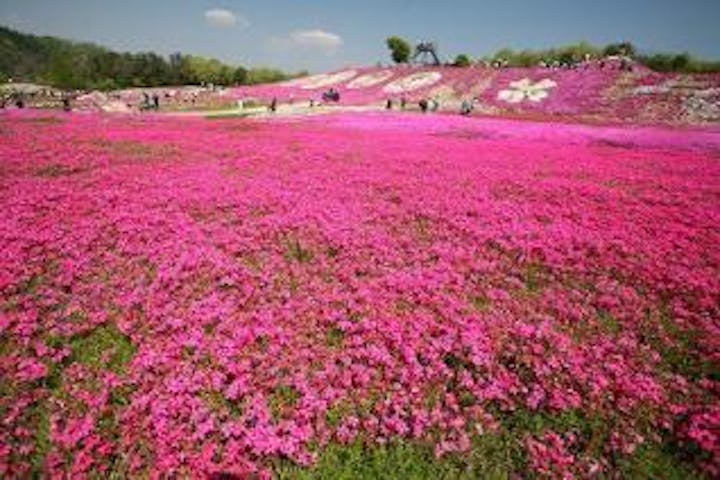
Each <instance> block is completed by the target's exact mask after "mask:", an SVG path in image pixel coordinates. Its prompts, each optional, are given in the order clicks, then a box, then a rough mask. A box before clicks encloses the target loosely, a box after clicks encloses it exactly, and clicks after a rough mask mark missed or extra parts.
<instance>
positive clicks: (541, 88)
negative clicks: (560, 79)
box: [498, 78, 557, 103]
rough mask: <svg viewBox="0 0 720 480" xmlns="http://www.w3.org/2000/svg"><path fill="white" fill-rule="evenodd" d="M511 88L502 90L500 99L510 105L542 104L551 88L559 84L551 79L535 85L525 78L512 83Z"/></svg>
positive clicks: (499, 93)
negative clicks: (529, 102)
mask: <svg viewBox="0 0 720 480" xmlns="http://www.w3.org/2000/svg"><path fill="white" fill-rule="evenodd" d="M509 86H510V88H508V89H507V90H500V91H499V92H498V99H499V100H502V101H504V102H508V103H521V102H523V101H525V100H530V101H531V102H536V103H539V102H542V101H543V100H544V99H546V98H547V97H548V96H549V95H550V92H549V90H550V89H551V88H555V87H557V83H556V82H555V81H553V80H550V79H549V78H546V79H544V80H540V81H539V82H537V83H533V82H532V80H530V79H529V78H523V79H522V80H518V81H516V82H510V85H509Z"/></svg>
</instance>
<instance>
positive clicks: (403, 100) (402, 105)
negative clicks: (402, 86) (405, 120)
mask: <svg viewBox="0 0 720 480" xmlns="http://www.w3.org/2000/svg"><path fill="white" fill-rule="evenodd" d="M406 106H407V98H405V95H403V96H402V97H400V109H401V110H405V107H406Z"/></svg>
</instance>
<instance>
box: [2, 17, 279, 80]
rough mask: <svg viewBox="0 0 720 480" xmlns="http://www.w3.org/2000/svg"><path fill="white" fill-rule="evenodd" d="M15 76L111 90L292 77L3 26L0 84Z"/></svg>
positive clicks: (216, 62) (269, 70)
mask: <svg viewBox="0 0 720 480" xmlns="http://www.w3.org/2000/svg"><path fill="white" fill-rule="evenodd" d="M10 78H12V79H13V80H14V81H27V82H35V83H42V84H49V85H52V86H55V87H59V88H70V89H97V90H111V89H117V88H126V87H141V86H142V87H154V86H161V85H182V84H202V83H212V84H215V85H233V84H250V83H269V82H275V81H282V80H287V79H289V78H292V76H291V75H288V74H286V73H284V72H282V71H279V70H272V69H267V68H259V69H251V70H249V71H248V70H247V69H245V68H244V67H234V66H230V65H226V64H224V63H222V62H220V61H219V60H215V59H211V58H205V57H200V56H195V55H183V54H181V53H174V54H172V55H170V56H169V57H168V58H167V59H166V58H165V57H162V56H160V55H157V54H155V53H151V52H142V53H117V52H113V51H111V50H108V49H106V48H103V47H99V46H97V45H93V44H89V43H74V42H70V41H67V40H62V39H58V38H53V37H38V36H35V35H29V34H24V33H20V32H17V31H14V30H11V29H9V28H5V27H1V26H0V81H3V82H4V81H6V80H7V79H10Z"/></svg>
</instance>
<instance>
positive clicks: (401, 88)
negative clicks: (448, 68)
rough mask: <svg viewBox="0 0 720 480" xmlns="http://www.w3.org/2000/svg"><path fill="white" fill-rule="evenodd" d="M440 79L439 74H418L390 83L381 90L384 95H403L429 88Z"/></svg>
mask: <svg viewBox="0 0 720 480" xmlns="http://www.w3.org/2000/svg"><path fill="white" fill-rule="evenodd" d="M441 78H442V75H441V74H440V73H439V72H418V73H413V74H412V75H408V76H407V77H403V78H400V79H398V80H395V81H394V82H390V83H388V84H387V85H385V87H384V88H383V91H384V92H385V93H403V92H410V91H412V90H417V89H418V88H423V87H429V86H430V85H433V84H434V83H437V82H438V80H440V79H441Z"/></svg>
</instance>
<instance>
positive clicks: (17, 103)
mask: <svg viewBox="0 0 720 480" xmlns="http://www.w3.org/2000/svg"><path fill="white" fill-rule="evenodd" d="M15 106H16V107H17V108H19V109H21V110H22V109H23V108H25V100H24V99H23V97H22V95H18V96H17V98H16V99H15Z"/></svg>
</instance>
